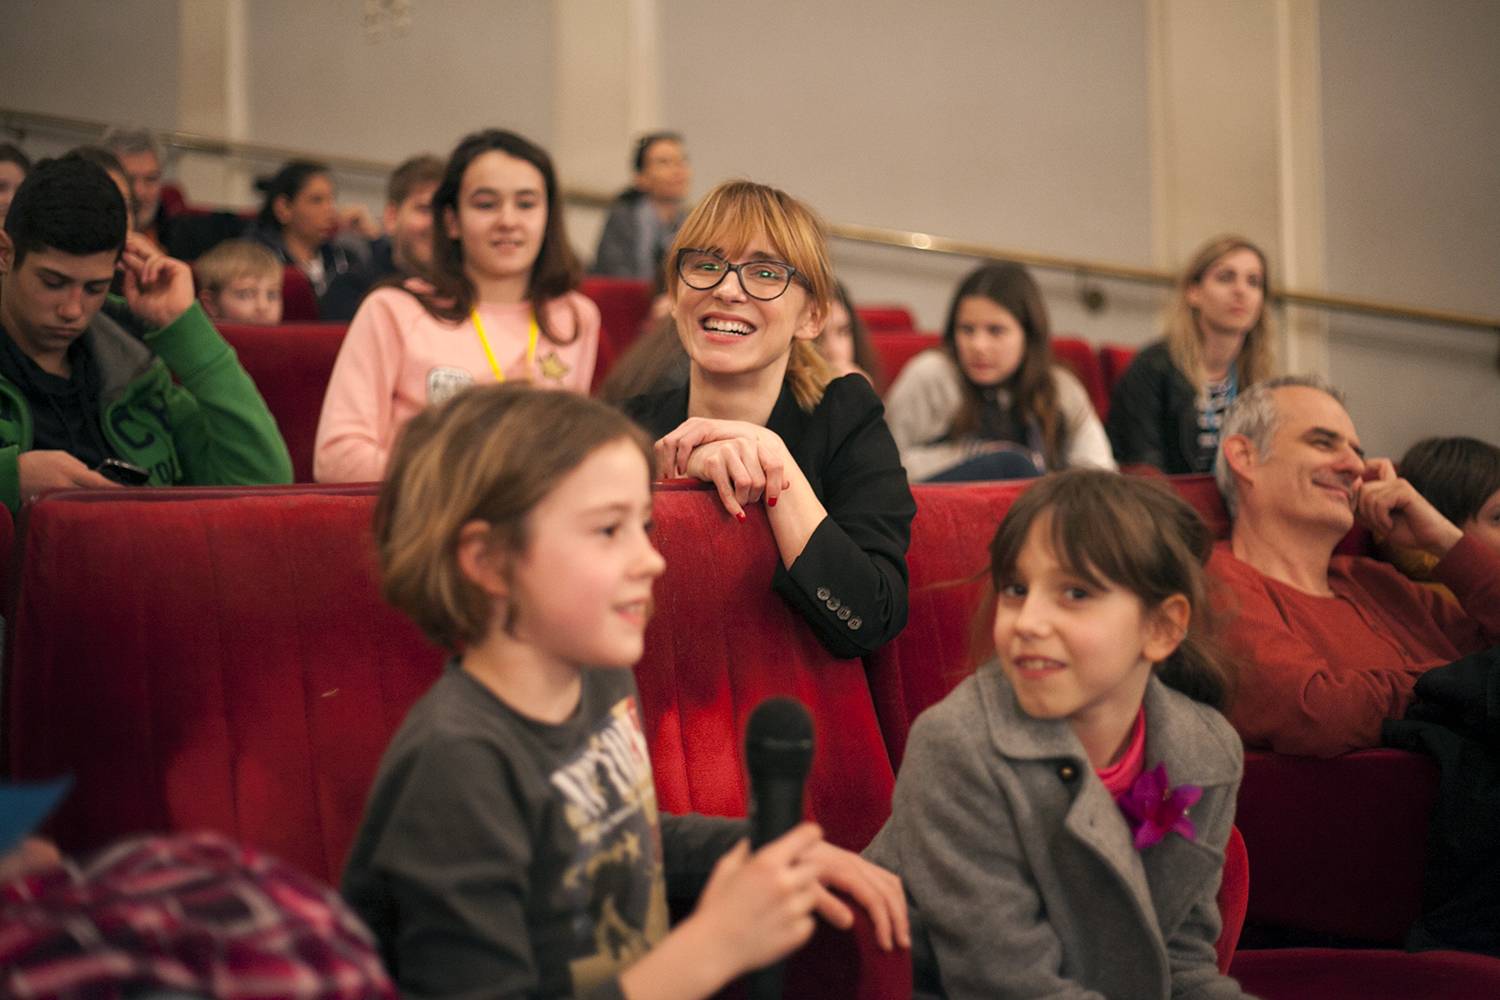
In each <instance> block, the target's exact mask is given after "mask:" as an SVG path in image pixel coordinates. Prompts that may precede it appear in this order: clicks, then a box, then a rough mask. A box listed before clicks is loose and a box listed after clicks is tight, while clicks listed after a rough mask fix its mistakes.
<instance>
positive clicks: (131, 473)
mask: <svg viewBox="0 0 1500 1000" xmlns="http://www.w3.org/2000/svg"><path fill="white" fill-rule="evenodd" d="M94 471H95V472H97V473H99V475H101V476H103V477H104V478H105V479H109V480H112V481H113V482H116V483H119V484H120V485H121V486H145V485H146V481H147V480H148V479H150V478H151V473H149V472H147V471H146V470H145V469H143V468H141V467H140V466H139V465H132V464H130V463H129V462H123V461H121V460H120V459H118V458H106V459H105V460H104V461H102V462H100V463H99V465H98V467H97V468H95V469H94Z"/></svg>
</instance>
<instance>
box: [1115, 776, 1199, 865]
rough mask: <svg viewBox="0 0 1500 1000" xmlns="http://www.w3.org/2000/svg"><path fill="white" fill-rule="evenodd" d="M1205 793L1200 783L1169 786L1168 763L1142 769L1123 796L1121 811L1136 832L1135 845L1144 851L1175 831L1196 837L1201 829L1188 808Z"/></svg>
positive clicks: (1188, 837) (1132, 830)
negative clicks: (1189, 815) (1194, 822)
mask: <svg viewBox="0 0 1500 1000" xmlns="http://www.w3.org/2000/svg"><path fill="white" fill-rule="evenodd" d="M1202 797H1203V789H1202V788H1199V787H1198V786H1197V785H1178V786H1177V787H1176V788H1169V787H1168V786H1167V765H1166V764H1158V765H1156V766H1155V767H1154V768H1152V769H1151V770H1149V771H1142V772H1141V775H1140V777H1138V778H1136V779H1135V783H1134V784H1132V785H1131V786H1130V790H1129V791H1127V792H1126V793H1125V794H1124V795H1121V796H1120V799H1119V803H1120V811H1121V812H1122V813H1124V814H1125V821H1126V823H1128V824H1129V826H1130V831H1131V833H1133V834H1134V835H1135V849H1136V850H1138V851H1143V850H1145V849H1146V848H1148V847H1150V846H1151V845H1152V844H1155V843H1158V842H1159V841H1160V840H1161V839H1162V838H1163V837H1165V836H1166V835H1167V834H1169V833H1174V832H1175V833H1178V834H1181V835H1182V836H1183V837H1185V838H1187V839H1188V840H1192V839H1193V838H1194V837H1195V836H1197V833H1198V830H1197V828H1196V827H1194V826H1193V821H1192V820H1190V819H1188V816H1187V811H1188V809H1189V808H1191V807H1192V805H1193V803H1195V802H1197V801H1198V800H1199V799H1200V798H1202Z"/></svg>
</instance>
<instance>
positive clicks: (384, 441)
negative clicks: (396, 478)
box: [313, 129, 599, 482]
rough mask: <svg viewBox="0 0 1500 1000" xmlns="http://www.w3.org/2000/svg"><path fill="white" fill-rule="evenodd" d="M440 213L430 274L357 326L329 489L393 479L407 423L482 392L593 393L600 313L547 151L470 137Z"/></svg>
mask: <svg viewBox="0 0 1500 1000" xmlns="http://www.w3.org/2000/svg"><path fill="white" fill-rule="evenodd" d="M432 211H433V216H434V219H433V227H432V237H433V253H432V270H431V272H430V273H429V274H426V275H424V276H423V277H422V279H421V280H408V281H406V282H405V283H404V284H396V285H392V286H389V287H386V288H380V289H376V290H375V291H374V292H372V293H371V294H370V295H369V296H368V297H367V298H366V299H365V300H364V302H363V303H362V304H361V305H360V307H359V311H358V312H357V313H355V316H354V319H353V321H352V322H351V323H350V324H349V332H348V334H347V335H346V336H345V338H344V344H343V347H342V348H341V349H340V351H339V357H338V360H337V361H336V362H335V364H334V367H333V374H332V376H331V377H330V379H329V383H328V394H327V396H326V397H325V398H324V402H323V415H322V418H321V420H320V421H319V423H318V438H317V447H316V451H315V453H314V458H313V475H314V478H316V479H317V480H318V481H319V482H361V481H367V480H375V479H379V478H381V476H382V474H383V473H384V471H385V465H386V461H387V459H388V458H389V456H390V450H391V447H392V444H393V442H394V440H395V436H396V431H397V430H398V429H399V428H400V427H401V425H402V424H404V423H406V421H407V420H409V419H411V417H412V416H414V415H415V414H416V413H417V412H419V411H420V410H422V409H424V408H425V407H427V406H428V405H430V404H432V403H437V402H442V401H443V400H445V399H447V398H448V397H450V396H453V395H454V394H456V393H457V392H459V391H460V390H462V389H465V388H467V387H469V386H471V385H475V384H480V385H483V384H486V383H495V382H506V381H526V382H532V383H535V384H537V385H542V386H547V387H549V388H555V389H570V390H572V391H574V392H580V393H587V392H588V389H589V383H590V382H591V381H592V380H593V377H594V361H595V358H596V356H597V355H598V349H599V309H598V307H596V306H595V305H594V304H593V302H591V301H590V300H589V299H587V298H585V297H584V296H583V295H581V294H579V293H578V292H577V291H576V290H575V289H576V288H577V286H578V279H579V267H578V261H577V260H576V259H575V258H574V256H573V251H572V250H571V249H570V247H569V245H568V238H567V232H566V231H565V229H564V227H563V215H562V204H561V199H560V198H559V196H558V190H557V178H556V175H555V174H554V172H553V169H552V160H551V158H550V157H549V156H548V155H547V153H546V151H545V150H543V149H542V148H541V147H539V146H537V145H536V144H534V143H532V142H530V141H528V140H527V139H525V138H523V137H521V136H519V135H516V134H515V133H513V132H504V131H501V130H499V129H489V130H487V131H484V132H476V133H474V134H473V135H470V136H468V137H466V138H465V139H464V140H463V141H461V142H460V143H459V144H458V146H457V148H456V149H454V151H453V154H452V155H451V156H450V157H449V158H448V165H447V167H446V168H445V170H444V173H443V179H442V182H441V183H440V184H439V185H438V189H437V192H436V193H435V194H434V195H433V198H432Z"/></svg>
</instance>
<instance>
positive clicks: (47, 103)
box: [0, 0, 178, 128]
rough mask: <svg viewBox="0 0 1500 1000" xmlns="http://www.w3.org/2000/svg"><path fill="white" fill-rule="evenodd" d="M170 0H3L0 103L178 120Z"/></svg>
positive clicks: (162, 122) (162, 124)
mask: <svg viewBox="0 0 1500 1000" xmlns="http://www.w3.org/2000/svg"><path fill="white" fill-rule="evenodd" d="M177 9H178V8H177V0H120V2H102V3H96V2H92V0H5V2H4V3H3V5H0V104H5V105H8V106H12V107H19V108H23V109H25V110H27V111H42V112H47V113H49V114H56V115H71V116H74V117H78V118H99V119H104V120H108V121H119V122H130V123H134V124H139V125H146V126H150V127H153V128H174V127H176V125H177Z"/></svg>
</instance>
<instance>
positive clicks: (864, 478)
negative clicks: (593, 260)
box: [623, 181, 916, 656]
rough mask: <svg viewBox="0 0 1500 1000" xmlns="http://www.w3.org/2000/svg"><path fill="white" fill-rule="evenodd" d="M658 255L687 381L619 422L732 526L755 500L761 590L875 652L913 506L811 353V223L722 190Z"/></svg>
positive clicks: (822, 241) (829, 643)
mask: <svg viewBox="0 0 1500 1000" xmlns="http://www.w3.org/2000/svg"><path fill="white" fill-rule="evenodd" d="M667 261H668V266H669V267H670V268H671V273H670V275H669V279H670V280H669V285H668V289H667V294H668V295H669V296H670V297H671V300H672V313H671V314H672V318H673V321H674V322H675V323H676V326H677V335H678V337H679V338H680V339H681V340H682V345H683V348H684V349H685V350H686V351H687V355H688V359H689V372H688V383H687V385H685V386H679V387H677V388H673V389H668V390H666V391H662V392H656V393H650V394H647V395H642V396H636V397H634V398H632V399H628V400H626V401H625V403H624V407H623V408H624V410H625V412H626V413H628V414H629V415H630V416H631V417H633V418H635V420H636V421H637V422H639V423H640V424H641V425H642V426H643V427H645V428H646V430H647V431H649V432H650V433H651V435H652V436H653V437H654V438H657V439H658V440H657V442H656V454H657V464H658V467H659V471H660V473H661V474H662V475H664V476H668V477H672V476H684V477H689V478H695V479H702V480H705V481H708V482H711V483H713V484H714V486H715V487H716V488H717V490H718V493H719V498H720V500H721V501H722V502H723V504H724V508H725V510H726V511H727V512H728V513H729V514H730V515H731V516H732V517H734V518H735V519H738V520H740V521H743V520H745V517H746V515H745V510H744V508H745V507H746V506H747V505H750V504H753V503H757V502H762V501H763V502H764V504H765V509H766V516H767V518H768V519H769V521H770V524H771V531H772V533H773V534H774V535H775V537H776V545H777V548H778V550H779V551H780V555H781V562H780V565H778V566H777V568H776V575H775V578H774V580H773V584H772V585H773V586H774V587H775V589H776V590H777V591H778V592H779V593H780V594H782V596H783V597H785V598H786V600H787V601H788V602H789V603H790V604H791V605H792V606H793V607H795V608H796V609H797V610H798V611H799V612H800V613H801V614H802V615H803V617H805V618H806V619H807V620H808V622H809V624H811V626H812V628H813V631H814V633H815V634H816V635H817V636H818V638H819V640H820V641H822V643H823V645H824V646H826V647H827V648H828V649H829V650H830V651H832V652H833V653H835V654H837V655H840V656H861V655H864V654H865V653H868V652H870V651H872V650H874V649H876V648H877V647H879V646H880V645H881V644H883V643H884V642H886V640H888V639H890V638H891V637H893V636H894V635H895V634H896V633H897V632H899V631H900V630H901V627H902V626H903V625H905V624H906V584H907V571H906V547H907V544H908V542H909V541H910V537H911V519H912V516H913V515H914V514H915V513H916V504H915V502H914V501H913V500H912V496H911V490H910V488H908V486H907V484H906V473H905V472H903V471H902V469H901V460H900V457H899V456H898V454H897V451H896V443H895V441H893V440H892V438H891V432H890V430H889V429H887V427H886V425H885V421H884V419H882V412H883V411H882V408H881V405H880V399H879V398H878V397H877V396H876V395H875V391H874V390H873V389H872V388H871V387H870V383H869V382H867V381H866V380H865V379H864V378H863V377H862V376H860V375H854V374H850V375H844V376H842V377H840V378H834V377H833V374H832V372H831V371H830V370H829V368H828V365H827V363H826V362H825V361H824V360H823V358H822V357H821V356H820V355H819V354H818V351H817V349H816V348H815V347H814V346H813V341H814V340H816V339H817V336H818V334H819V333H820V332H821V330H822V328H823V321H824V319H825V317H827V315H828V311H829V307H830V304H831V302H832V301H833V297H834V280H833V273H832V269H831V267H830V266H829V262H828V248H827V241H826V238H825V236H824V231H823V226H822V224H821V223H820V222H819V221H818V218H817V216H816V215H814V214H813V213H812V211H811V210H810V209H808V208H807V206H805V205H803V204H802V203H801V202H799V201H797V199H795V198H793V197H791V196H790V195H788V194H786V193H785V192H783V191H778V190H776V189H775V188H771V187H767V186H765V185H763V184H754V183H751V182H749V181H733V182H730V183H726V184H721V185H719V187H717V188H715V189H714V190H713V191H712V192H711V193H710V194H709V195H708V197H707V198H705V199H703V201H702V202H700V203H699V205H698V207H697V208H695V209H694V210H693V212H692V214H691V215H689V216H688V217H687V219H686V221H684V222H683V224H682V228H681V229H679V230H678V233H677V239H676V241H675V242H674V243H673V245H672V249H671V251H670V253H669V254H668V257H667ZM726 530H733V526H732V525H730V526H729V527H728V528H727V529H726Z"/></svg>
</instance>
